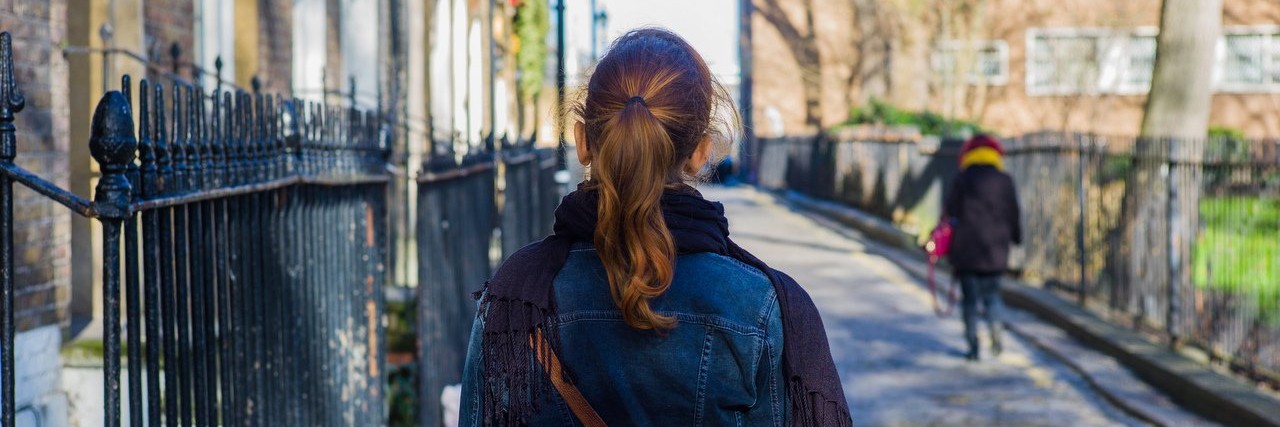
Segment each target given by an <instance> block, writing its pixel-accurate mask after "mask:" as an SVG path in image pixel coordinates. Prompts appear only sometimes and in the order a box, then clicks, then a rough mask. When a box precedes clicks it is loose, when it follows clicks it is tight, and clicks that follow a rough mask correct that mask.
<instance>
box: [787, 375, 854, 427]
mask: <svg viewBox="0 0 1280 427" xmlns="http://www.w3.org/2000/svg"><path fill="white" fill-rule="evenodd" d="M787 391H788V393H787V400H788V401H789V402H790V403H791V417H790V418H791V422H790V425H791V426H792V427H853V419H852V418H851V417H850V416H849V411H848V410H847V409H845V404H844V402H840V401H835V400H831V399H828V398H827V397H826V396H825V395H823V394H822V392H820V391H816V390H811V389H809V388H808V387H805V385H804V384H803V383H801V382H800V379H799V378H792V379H791V380H790V381H788V387H787ZM841 397H843V396H841Z"/></svg>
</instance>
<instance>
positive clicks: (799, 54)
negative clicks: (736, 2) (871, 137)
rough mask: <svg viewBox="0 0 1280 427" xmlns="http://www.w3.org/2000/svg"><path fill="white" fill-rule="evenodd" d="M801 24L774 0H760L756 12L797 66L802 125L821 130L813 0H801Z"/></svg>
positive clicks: (818, 54) (820, 86)
mask: <svg viewBox="0 0 1280 427" xmlns="http://www.w3.org/2000/svg"><path fill="white" fill-rule="evenodd" d="M801 3H802V4H803V7H804V9H803V10H804V17H803V19H804V21H803V22H802V23H800V24H799V25H797V24H796V23H794V22H791V19H790V18H788V17H787V14H786V12H784V11H783V9H782V6H781V4H779V1H778V0H762V1H760V2H759V3H758V4H757V5H756V12H757V13H759V14H760V16H761V17H763V18H764V20H765V22H767V23H769V25H770V26H771V27H773V28H774V30H776V31H778V34H779V35H780V36H782V39H783V41H785V42H786V44H787V50H788V51H789V52H791V56H792V57H793V58H794V59H795V61H796V65H797V66H799V67H800V80H801V85H802V87H803V90H804V103H805V114H804V116H805V125H807V126H809V127H810V128H811V129H812V130H815V131H821V129H822V60H821V55H820V52H819V51H818V36H817V34H815V32H814V27H813V14H814V10H813V0H803V1H802V2H801Z"/></svg>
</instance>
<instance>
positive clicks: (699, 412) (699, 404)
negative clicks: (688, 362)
mask: <svg viewBox="0 0 1280 427" xmlns="http://www.w3.org/2000/svg"><path fill="white" fill-rule="evenodd" d="M711 343H712V340H711V331H710V329H708V330H706V331H704V332H703V338H702V357H701V358H700V360H699V361H698V393H697V395H696V397H695V399H694V404H693V425H702V416H703V413H704V412H703V407H704V406H705V405H706V399H707V367H708V366H709V365H710V361H709V360H707V359H708V358H710V357H711Z"/></svg>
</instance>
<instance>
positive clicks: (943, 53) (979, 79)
mask: <svg viewBox="0 0 1280 427" xmlns="http://www.w3.org/2000/svg"><path fill="white" fill-rule="evenodd" d="M930 65H931V66H932V68H933V73H934V75H935V76H937V77H938V78H939V79H941V80H942V81H944V82H951V81H953V80H955V78H956V77H957V76H959V75H960V74H964V75H966V76H967V78H968V81H969V84H975V85H995V86H999V85H1004V84H1005V83H1007V82H1008V80H1009V45H1008V44H1006V43H1005V42H1004V41H1003V40H992V41H980V42H964V41H946V42H942V43H941V44H939V45H938V47H937V49H936V50H935V51H934V53H933V57H932V58H931V64H930Z"/></svg>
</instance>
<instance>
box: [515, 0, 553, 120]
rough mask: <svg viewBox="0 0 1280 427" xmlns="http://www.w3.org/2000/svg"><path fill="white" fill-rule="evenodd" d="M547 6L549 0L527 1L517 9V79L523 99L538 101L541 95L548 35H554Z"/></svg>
mask: <svg viewBox="0 0 1280 427" xmlns="http://www.w3.org/2000/svg"><path fill="white" fill-rule="evenodd" d="M547 3H548V2H547V1H546V0H525V1H522V2H520V5H519V6H516V16H515V22H514V26H515V33H516V37H517V39H518V40H519V48H518V49H517V50H516V76H517V77H516V79H517V86H518V87H517V90H519V92H520V93H519V96H520V99H526V100H527V99H536V98H537V97H538V94H539V92H541V91H542V79H543V77H544V74H545V73H546V69H547V55H548V52H547V50H548V49H547V34H548V33H549V32H550V31H551V18H550V12H549V11H548V6H547Z"/></svg>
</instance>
